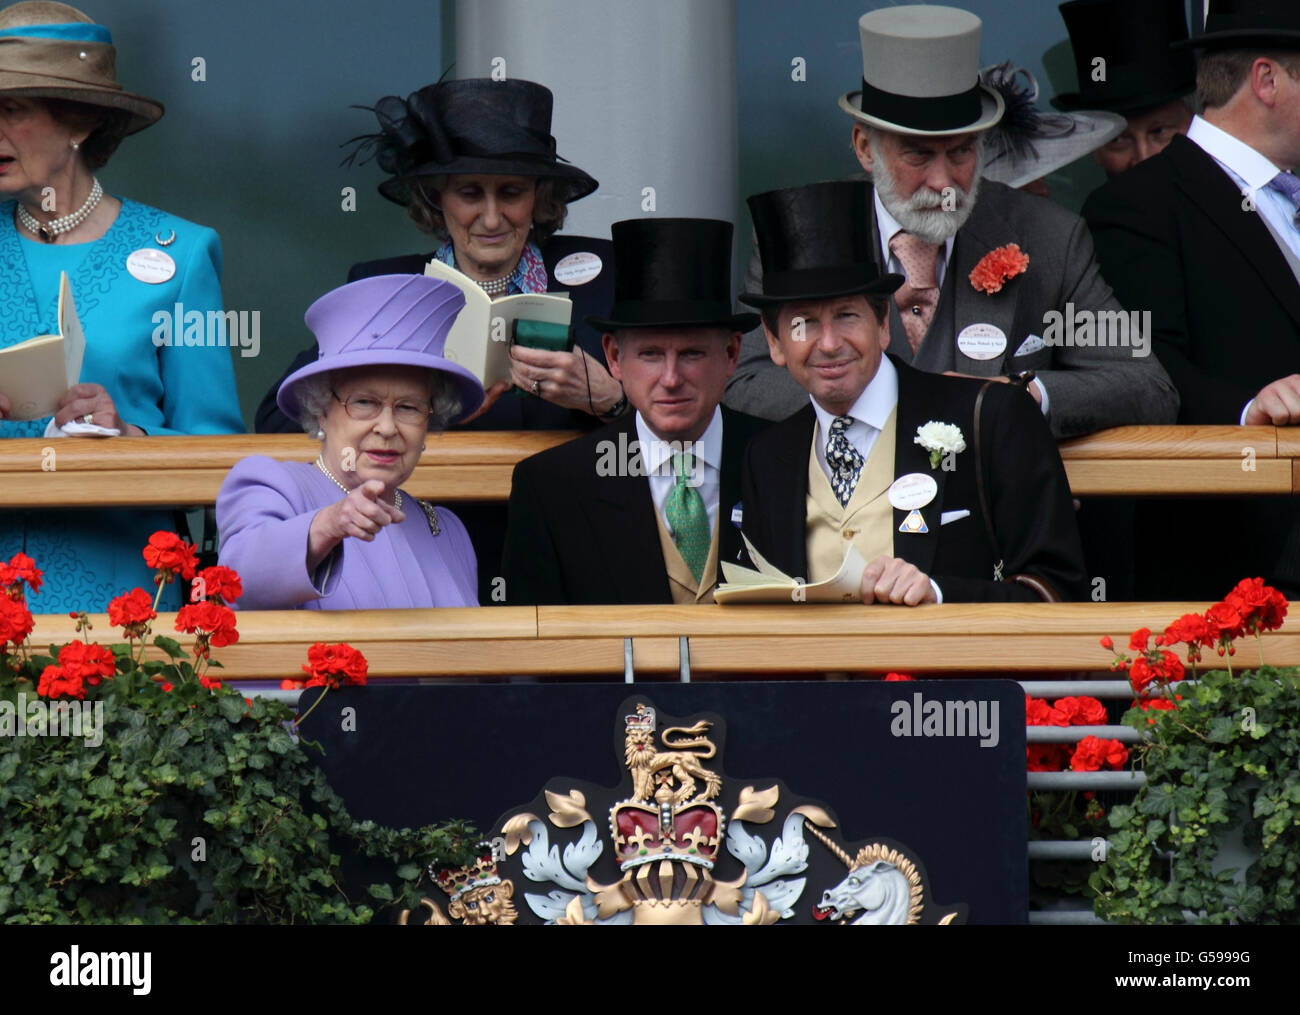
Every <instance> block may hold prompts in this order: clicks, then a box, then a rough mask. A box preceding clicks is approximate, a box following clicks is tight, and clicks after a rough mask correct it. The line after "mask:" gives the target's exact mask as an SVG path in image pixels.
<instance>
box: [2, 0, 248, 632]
mask: <svg viewBox="0 0 1300 1015" xmlns="http://www.w3.org/2000/svg"><path fill="white" fill-rule="evenodd" d="M0 41H2V42H3V45H0V199H6V198H7V199H8V200H4V201H3V203H0V349H2V348H6V347H8V346H11V345H14V344H17V343H19V342H22V341H25V340H26V339H28V338H31V337H33V336H35V335H42V334H54V333H56V332H57V330H58V319H57V315H58V297H59V278H60V274H61V273H66V274H67V276H68V280H69V283H70V285H71V290H72V295H73V299H74V301H75V304H76V309H77V316H78V318H79V319H80V321H81V324H82V329H83V331H84V333H85V338H86V349H85V357H84V359H83V362H82V368H81V375H80V383H78V384H76V385H74V386H73V387H71V388H69V389H68V391H67V393H66V394H65V395H64V396H63V399H62V401H61V403H60V405H59V407H58V410H57V411H56V413H55V414H54V416H53V417H49V416H46V417H43V418H39V419H25V418H24V419H16V418H14V417H21V416H24V415H25V414H24V413H23V412H22V411H21V410H20V407H18V406H15V405H14V396H12V395H11V396H10V397H5V396H4V395H3V394H0V436H2V437H38V438H50V439H53V438H55V437H58V436H62V432H61V431H62V428H64V427H70V428H71V429H77V428H80V430H81V432H88V431H89V432H95V430H94V429H92V428H98V430H100V431H107V432H108V433H109V434H111V433H113V432H114V431H116V432H117V433H119V434H121V435H127V436H145V435H148V436H154V435H161V434H205V433H208V434H210V433H239V432H242V430H243V424H242V421H241V419H240V414H239V403H238V398H237V396H236V394H235V381H234V369H233V366H232V363H231V350H230V346H231V345H238V344H239V341H240V340H241V339H242V340H243V341H245V342H248V341H249V340H251V339H252V338H253V337H254V336H253V335H251V334H247V333H243V334H238V335H236V334H227V331H226V328H225V323H226V319H225V317H224V316H222V315H221V313H220V311H221V309H222V300H221V243H220V240H219V239H218V237H217V234H216V233H215V232H213V231H212V230H211V229H208V228H205V227H203V226H199V225H195V224H194V223H191V222H187V221H185V220H184V219H181V218H177V217H176V216H174V215H169V214H168V213H166V212H164V211H159V210H158V209H156V208H150V207H148V206H146V205H142V204H138V203H136V202H134V201H130V200H127V199H119V198H116V197H113V196H111V195H109V194H106V193H104V192H103V189H102V187H101V186H100V184H99V182H98V180H97V179H96V178H95V175H94V174H95V171H96V170H97V169H99V168H100V167H101V166H103V165H104V164H105V162H107V160H108V158H109V156H110V155H111V154H112V153H113V151H114V150H115V149H116V147H117V145H118V143H119V142H120V141H121V139H122V138H123V137H125V136H126V135H128V134H131V133H134V132H135V131H138V130H142V129H144V128H145V127H148V126H149V125H151V124H152V123H154V122H156V121H157V120H158V118H159V117H161V116H162V112H163V110H162V106H161V105H160V104H159V103H157V102H154V101H153V100H151V99H146V98H144V97H142V96H137V95H133V94H131V93H129V92H125V91H122V90H121V88H120V87H119V86H118V85H117V83H116V79H115V76H114V69H113V68H114V59H115V52H114V49H113V45H112V37H111V36H110V34H109V32H108V29H107V28H104V27H103V26H101V25H96V24H95V23H93V22H92V21H91V20H90V19H89V18H87V17H86V16H85V15H84V14H82V13H81V12H80V11H77V10H75V9H74V8H71V7H68V6H66V5H64V4H58V3H45V2H40V3H19V4H15V5H13V6H12V7H8V8H6V9H5V10H3V11H0ZM187 325H188V327H187ZM258 337H259V338H260V336H258ZM0 369H2V367H0ZM2 381H3V378H2V377H0V382H2ZM0 386H2V383H0ZM53 446H54V447H55V450H56V452H57V444H54V445H53ZM56 462H57V457H56ZM56 467H57V465H56ZM3 504H4V491H3V490H0V507H3ZM51 506H56V505H51ZM171 527H172V519H171V515H170V514H167V513H161V512H156V511H155V512H150V511H129V510H99V509H95V510H71V509H69V510H66V511H58V512H53V513H52V512H50V511H49V510H47V509H46V510H41V511H2V512H0V557H2V558H3V559H8V558H9V556H11V555H12V554H13V553H16V552H18V551H22V552H25V553H27V554H28V555H29V556H31V557H33V558H34V559H35V560H36V561H37V563H38V565H39V566H40V567H42V568H43V569H44V570H45V584H44V586H43V587H42V589H41V590H40V592H39V594H38V595H37V596H36V597H35V599H34V600H33V602H32V607H33V608H34V609H35V610H36V611H38V612H42V613H60V612H66V611H71V610H87V611H89V612H97V611H102V610H104V609H105V608H106V606H107V603H108V600H109V599H110V598H112V597H113V596H115V595H118V594H120V593H121V592H124V591H126V590H128V589H130V588H132V587H133V586H136V585H140V586H143V587H145V588H147V589H150V590H151V591H152V589H151V587H150V585H149V582H150V574H151V572H150V571H149V570H148V569H147V568H146V567H145V565H144V560H143V558H142V556H141V553H140V550H141V547H142V546H143V545H144V543H145V542H146V541H147V540H148V537H149V534H150V533H151V532H153V531H155V530H156V529H160V528H171ZM177 592H178V590H177V588H176V587H174V586H173V587H172V588H169V590H168V595H167V596H166V597H165V600H164V602H165V604H166V605H170V606H175V605H176V604H177V602H178V599H177Z"/></svg>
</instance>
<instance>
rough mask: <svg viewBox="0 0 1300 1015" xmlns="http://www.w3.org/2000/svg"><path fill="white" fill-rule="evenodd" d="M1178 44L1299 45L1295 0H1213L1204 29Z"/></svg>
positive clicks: (1299, 12)
mask: <svg viewBox="0 0 1300 1015" xmlns="http://www.w3.org/2000/svg"><path fill="white" fill-rule="evenodd" d="M1179 45H1183V46H1190V47H1194V48H1196V49H1236V48H1238V47H1245V46H1263V47H1267V48H1269V49H1297V48H1300V4H1297V3H1296V0H1210V9H1209V12H1208V13H1207V14H1206V15H1205V30H1204V31H1203V32H1202V33H1201V34H1200V35H1196V36H1193V37H1192V38H1191V39H1188V40H1187V41H1186V42H1184V43H1180V44H1179Z"/></svg>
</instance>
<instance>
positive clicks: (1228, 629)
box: [1205, 602, 1245, 646]
mask: <svg viewBox="0 0 1300 1015" xmlns="http://www.w3.org/2000/svg"><path fill="white" fill-rule="evenodd" d="M1205 626H1206V628H1207V629H1208V630H1209V633H1210V637H1211V638H1212V639H1213V643H1215V644H1218V645H1220V646H1224V645H1226V644H1227V643H1228V642H1230V641H1233V640H1235V639H1237V638H1240V637H1241V636H1242V634H1244V633H1245V630H1244V621H1243V619H1242V616H1241V614H1240V613H1239V612H1238V611H1237V608H1236V607H1235V606H1233V605H1232V604H1231V603H1226V602H1224V603H1215V604H1214V605H1213V606H1211V607H1210V608H1209V609H1208V610H1206V611H1205Z"/></svg>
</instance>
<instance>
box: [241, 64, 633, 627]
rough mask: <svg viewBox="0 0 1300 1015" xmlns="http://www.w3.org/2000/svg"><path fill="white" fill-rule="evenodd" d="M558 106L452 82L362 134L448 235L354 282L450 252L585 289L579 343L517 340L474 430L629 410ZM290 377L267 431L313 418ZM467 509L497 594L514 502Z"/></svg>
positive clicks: (359, 273)
mask: <svg viewBox="0 0 1300 1015" xmlns="http://www.w3.org/2000/svg"><path fill="white" fill-rule="evenodd" d="M551 105H552V95H551V91H550V89H548V88H545V87H543V86H542V85H539V84H536V83H534V82H531V81H520V80H507V81H492V80H490V79H486V78H470V79H466V80H463V81H442V82H439V83H438V84H434V85H428V86H426V87H424V88H421V89H420V90H419V91H418V92H415V93H414V94H413V95H411V96H410V97H409V98H407V99H400V98H398V97H396V96H388V97H386V98H383V99H380V100H379V102H378V103H376V104H375V107H374V113H375V115H376V117H377V118H378V120H379V128H380V129H379V132H378V133H376V134H371V135H366V136H363V137H360V138H356V139H354V141H355V142H356V143H357V147H356V149H355V150H354V151H353V156H352V157H353V158H357V157H360V158H363V159H365V158H370V157H374V158H375V159H376V161H378V163H379V166H380V168H381V169H383V170H384V171H385V172H386V173H387V174H388V178H387V179H386V180H384V181H383V183H381V184H380V185H379V192H380V193H381V194H382V195H383V196H384V197H386V198H388V199H389V200H390V201H394V202H396V203H398V204H402V205H405V206H406V209H407V212H408V214H409V215H410V217H411V220H412V221H413V222H414V223H415V225H416V228H418V229H419V230H420V231H421V232H422V233H425V234H427V235H429V236H430V237H432V238H433V239H434V240H435V241H436V244H437V246H436V247H435V248H434V249H432V250H429V249H428V248H426V249H425V252H423V253H416V254H409V255H406V256H403V257H393V258H387V259H385V260H380V261H368V262H365V263H363V264H356V265H353V267H352V270H351V271H350V272H349V273H348V281H349V282H353V281H355V280H357V279H359V278H366V277H368V276H372V275H391V274H400V273H404V272H409V273H412V274H422V273H423V272H424V266H425V264H426V263H427V262H428V261H429V260H430V259H431V258H434V257H436V258H438V259H439V260H441V261H443V262H444V263H446V264H449V265H452V266H454V267H455V268H457V269H458V270H460V271H462V272H464V273H465V274H466V275H468V276H470V277H471V278H473V279H474V280H475V281H477V282H478V283H479V285H481V286H482V287H483V290H484V292H486V293H487V294H488V295H490V296H492V297H493V298H496V297H499V296H506V295H510V294H513V293H526V292H553V293H558V292H568V294H569V298H570V299H571V300H572V301H573V316H572V318H571V320H572V322H573V323H572V337H573V340H574V344H573V348H572V350H571V351H548V350H544V349H529V348H523V347H520V346H513V347H512V348H511V380H512V381H513V382H514V390H513V391H510V392H508V393H507V388H508V387H509V385H506V384H500V385H496V386H494V387H492V388H490V389H488V391H487V396H486V398H485V400H484V403H483V407H482V408H481V409H480V410H479V412H478V413H476V414H475V415H474V416H473V417H471V418H470V419H469V420H467V421H465V422H464V423H463V424H462V425H463V426H466V427H467V428H469V429H476V430H589V429H591V428H593V427H595V426H597V425H598V424H600V423H601V422H602V421H604V420H609V419H613V418H615V417H617V416H619V415H622V414H623V413H624V412H625V411H626V409H627V400H626V398H624V396H623V389H622V386H621V385H619V383H618V382H617V381H615V380H614V379H613V378H612V377H611V376H610V375H609V371H608V370H606V369H605V357H604V353H603V351H602V349H601V336H600V332H598V331H596V329H594V328H592V327H591V326H590V325H588V324H587V323H586V318H588V317H605V316H608V314H609V310H610V307H611V306H612V305H613V302H614V248H613V245H612V244H611V243H610V241H609V240H600V239H593V238H591V237H586V236H563V235H559V234H558V232H557V231H558V230H559V228H560V227H561V226H562V225H563V224H564V217H565V212H566V209H567V207H568V204H569V202H571V201H576V200H578V199H579V198H582V197H586V196H587V195H588V194H590V193H591V192H592V191H594V190H595V189H596V181H595V180H593V179H592V178H591V177H590V176H588V175H587V174H586V173H584V172H583V171H582V170H581V169H579V168H577V167H576V166H573V165H570V164H569V163H567V162H565V161H564V160H563V159H561V158H560V157H559V156H558V155H557V154H556V151H555V147H556V146H555V138H554V137H552V135H551ZM315 357H316V348H315V346H312V347H310V348H308V349H305V350H303V352H302V353H301V354H300V355H299V356H298V358H297V359H296V360H294V362H293V363H292V364H291V365H290V366H289V369H288V370H287V371H285V376H288V374H289V373H291V372H293V371H294V370H297V369H299V368H300V367H303V366H305V365H306V364H307V363H309V362H311V361H312V360H313V359H315ZM283 380H284V377H281V379H280V381H283ZM280 381H277V382H276V383H275V384H274V385H272V387H271V390H270V392H269V393H268V394H267V396H266V398H265V399H264V400H263V401H262V404H261V406H260V407H259V408H258V411H257V430H258V432H259V433H267V432H289V431H295V430H300V429H301V427H300V426H299V424H298V422H297V421H291V420H289V419H288V418H287V417H286V416H284V415H283V414H282V413H281V412H280V410H279V408H278V407H277V406H276V404H275V395H276V391H277V390H278V388H279V387H280ZM459 514H460V517H461V520H462V521H463V522H464V523H465V527H466V529H467V530H468V531H469V535H470V538H471V540H472V541H473V543H474V548H475V550H476V552H477V554H478V565H479V567H478V572H479V601H480V602H482V603H495V602H497V601H499V595H498V596H494V595H493V593H494V591H495V590H494V589H493V587H492V580H493V578H494V577H495V576H497V575H499V574H500V573H501V571H500V568H499V566H498V565H499V562H500V559H501V549H502V546H503V545H504V542H505V530H506V508H505V504H504V503H489V504H473V505H463V506H462V508H461V509H460V511H459ZM508 591H509V590H507V595H508ZM508 602H509V600H508V599H507V603H508Z"/></svg>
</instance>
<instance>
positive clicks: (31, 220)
mask: <svg viewBox="0 0 1300 1015" xmlns="http://www.w3.org/2000/svg"><path fill="white" fill-rule="evenodd" d="M103 196H104V188H103V187H101V186H100V185H99V179H98V178H97V177H91V187H90V195H89V196H88V197H87V198H86V202H85V204H83V205H82V206H81V207H80V208H78V209H77V210H76V211H74V212H73V213H72V214H71V215H64V216H63V218H57V219H51V220H50V221H49V222H40V221H37V219H36V217H35V216H34V215H32V213H31V212H29V211H28V210H27V209H26V208H25V207H24V206H23V203H22V202H21V201H19V202H18V220H19V221H20V222H22V224H23V226H24V227H25V228H27V229H28V230H29V231H31V232H33V233H35V234H36V235H37V236H39V237H40V238H41V239H42V240H44V241H45V242H46V243H53V242H54V239H55V237H57V236H58V235H59V234H61V233H70V232H72V230H74V229H76V228H77V226H79V225H81V223H83V222H85V221H86V219H87V218H89V216H90V213H91V212H92V211H94V210H95V208H96V206H98V204H99V199H100V198H102V197H103Z"/></svg>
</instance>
